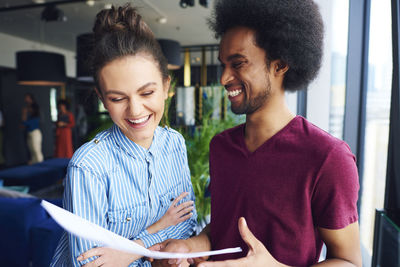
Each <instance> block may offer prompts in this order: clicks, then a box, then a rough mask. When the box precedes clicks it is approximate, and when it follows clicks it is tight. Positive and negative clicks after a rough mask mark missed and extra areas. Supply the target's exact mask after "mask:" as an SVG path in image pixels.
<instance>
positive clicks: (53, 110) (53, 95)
mask: <svg viewBox="0 0 400 267" xmlns="http://www.w3.org/2000/svg"><path fill="white" fill-rule="evenodd" d="M50 115H51V120H52V121H53V122H54V121H57V115H58V110H57V89H55V88H51V89H50Z"/></svg>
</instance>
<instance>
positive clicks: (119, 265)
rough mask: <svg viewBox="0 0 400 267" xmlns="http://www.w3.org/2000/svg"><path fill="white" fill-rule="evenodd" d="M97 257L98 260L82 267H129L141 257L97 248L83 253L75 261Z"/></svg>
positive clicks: (110, 249)
mask: <svg viewBox="0 0 400 267" xmlns="http://www.w3.org/2000/svg"><path fill="white" fill-rule="evenodd" d="M95 256H97V257H98V258H97V259H95V260H93V261H91V262H89V263H86V264H85V265H83V266H84V267H95V266H96V267H97V266H102V267H108V266H110V267H126V266H129V264H131V263H132V262H134V261H135V260H137V259H140V258H141V257H142V256H139V255H135V254H131V253H128V252H123V251H120V250H116V249H112V248H107V247H97V248H92V249H90V250H88V251H86V252H84V253H82V254H81V255H80V256H79V257H78V258H77V260H78V261H83V260H87V259H89V258H91V257H95Z"/></svg>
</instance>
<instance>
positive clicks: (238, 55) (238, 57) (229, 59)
mask: <svg viewBox="0 0 400 267" xmlns="http://www.w3.org/2000/svg"><path fill="white" fill-rule="evenodd" d="M242 58H245V56H243V55H242V54H239V53H236V54H233V55H230V56H228V57H227V61H232V60H234V59H242ZM218 60H219V62H222V60H221V58H220V57H219V56H218Z"/></svg>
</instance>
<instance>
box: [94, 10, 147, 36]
mask: <svg viewBox="0 0 400 267" xmlns="http://www.w3.org/2000/svg"><path fill="white" fill-rule="evenodd" d="M93 32H94V35H95V39H96V40H98V39H100V38H101V37H102V36H103V35H104V34H107V33H110V32H114V33H115V32H132V33H133V34H135V35H142V34H144V35H152V36H153V33H152V31H151V29H150V28H149V27H148V26H147V24H146V23H145V22H144V21H142V16H141V15H140V14H139V13H138V12H137V9H136V8H134V7H131V6H130V4H125V5H124V6H120V7H118V8H115V7H114V6H112V7H111V8H110V9H104V10H102V11H100V12H99V13H98V14H97V16H96V21H95V24H94V27H93Z"/></svg>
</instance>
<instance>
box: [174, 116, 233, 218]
mask: <svg viewBox="0 0 400 267" xmlns="http://www.w3.org/2000/svg"><path fill="white" fill-rule="evenodd" d="M235 124H236V123H235V122H234V120H233V119H232V118H231V117H228V118H227V119H225V120H221V119H214V118H212V117H211V113H209V114H207V115H206V116H204V117H203V119H202V122H201V125H198V126H196V128H195V130H194V132H193V133H190V131H188V129H184V128H181V129H179V131H180V132H181V133H182V135H183V136H184V138H185V141H186V148H187V154H188V163H189V169H190V173H191V180H192V185H193V190H194V194H195V196H196V211H197V216H198V218H197V220H198V222H202V221H204V220H205V217H206V216H207V215H209V214H210V210H211V203H210V197H206V196H205V192H206V190H207V187H208V184H209V181H210V172H209V166H208V158H209V152H210V149H209V144H210V141H211V139H212V138H213V137H214V136H215V135H216V134H218V133H220V132H222V131H223V130H225V129H227V128H231V127H233V126H234V125H235Z"/></svg>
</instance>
